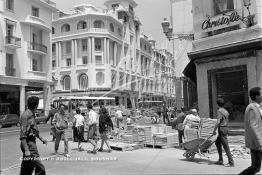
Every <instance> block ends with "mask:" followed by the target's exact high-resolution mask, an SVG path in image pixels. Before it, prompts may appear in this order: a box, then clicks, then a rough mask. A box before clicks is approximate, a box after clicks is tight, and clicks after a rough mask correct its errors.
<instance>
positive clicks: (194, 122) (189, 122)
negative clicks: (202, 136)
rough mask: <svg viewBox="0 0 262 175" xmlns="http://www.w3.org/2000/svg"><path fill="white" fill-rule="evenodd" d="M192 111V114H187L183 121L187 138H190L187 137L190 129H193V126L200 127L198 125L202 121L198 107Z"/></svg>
mask: <svg viewBox="0 0 262 175" xmlns="http://www.w3.org/2000/svg"><path fill="white" fill-rule="evenodd" d="M190 113H191V114H189V115H187V116H186V118H185V120H184V122H183V127H184V136H185V139H186V140H188V138H187V135H188V134H187V133H188V131H189V130H191V129H192V128H195V129H198V125H199V122H200V117H199V116H198V114H197V110H196V109H191V110H190Z"/></svg>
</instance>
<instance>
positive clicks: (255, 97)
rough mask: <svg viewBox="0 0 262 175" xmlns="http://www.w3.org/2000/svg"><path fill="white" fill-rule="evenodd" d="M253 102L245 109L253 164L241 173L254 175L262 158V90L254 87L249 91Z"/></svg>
mask: <svg viewBox="0 0 262 175" xmlns="http://www.w3.org/2000/svg"><path fill="white" fill-rule="evenodd" d="M249 97H250V98H251V100H252V102H251V103H250V104H249V105H248V106H247V108H246V111H245V142H246V147H247V148H249V149H250V152H251V166H250V167H248V168H247V169H245V170H244V171H242V172H241V173H240V175H254V174H256V173H258V172H259V171H260V168H261V158H262V109H261V105H260V103H261V102H262V90H261V88H260V87H254V88H252V89H250V91H249Z"/></svg>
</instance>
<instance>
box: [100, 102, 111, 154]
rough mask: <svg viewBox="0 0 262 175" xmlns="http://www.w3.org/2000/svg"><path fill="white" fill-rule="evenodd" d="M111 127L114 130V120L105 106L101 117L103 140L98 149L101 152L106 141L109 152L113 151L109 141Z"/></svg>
mask: <svg viewBox="0 0 262 175" xmlns="http://www.w3.org/2000/svg"><path fill="white" fill-rule="evenodd" d="M111 129H112V130H114V126H113V122H112V120H111V118H110V116H109V115H108V111H107V109H106V108H105V107H102V108H101V114H100V117H99V133H100V135H101V139H102V142H101V147H100V149H99V150H98V151H100V152H102V151H103V146H104V143H105V144H106V146H107V147H108V152H111V147H110V145H109V143H108V141H107V140H108V135H109V132H110V130H111Z"/></svg>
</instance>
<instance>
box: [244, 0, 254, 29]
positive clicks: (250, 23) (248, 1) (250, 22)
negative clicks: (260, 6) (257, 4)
mask: <svg viewBox="0 0 262 175" xmlns="http://www.w3.org/2000/svg"><path fill="white" fill-rule="evenodd" d="M243 3H244V6H245V7H246V8H247V11H248V22H249V24H248V26H249V27H250V26H252V25H253V20H252V16H251V13H250V9H249V6H251V0H243Z"/></svg>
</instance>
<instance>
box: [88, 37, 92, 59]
mask: <svg viewBox="0 0 262 175" xmlns="http://www.w3.org/2000/svg"><path fill="white" fill-rule="evenodd" d="M87 41H88V60H89V62H88V63H92V44H91V37H88V38H87Z"/></svg>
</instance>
